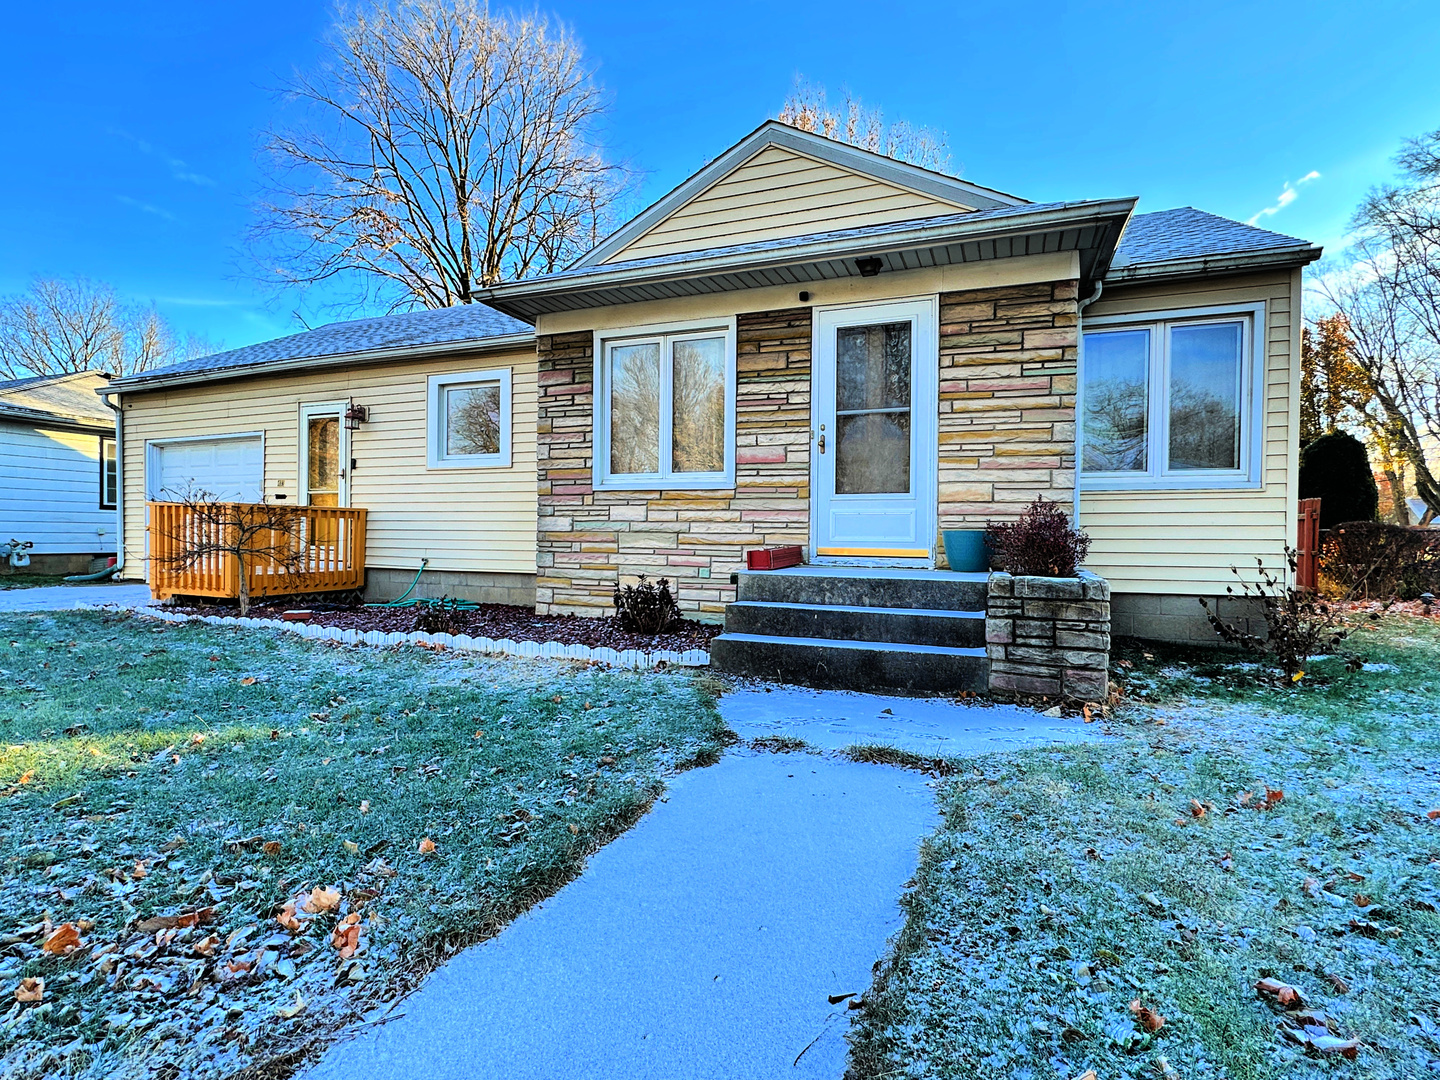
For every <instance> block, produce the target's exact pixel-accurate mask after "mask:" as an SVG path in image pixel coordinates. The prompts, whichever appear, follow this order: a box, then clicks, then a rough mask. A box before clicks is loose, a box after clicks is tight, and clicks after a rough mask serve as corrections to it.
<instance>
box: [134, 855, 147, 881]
mask: <svg viewBox="0 0 1440 1080" xmlns="http://www.w3.org/2000/svg"><path fill="white" fill-rule="evenodd" d="M149 873H150V871H149V870H146V869H145V863H144V861H143V860H140V859H136V860H135V868H134V869H133V870H131V871H130V877H131V878H133V879H134V880H135V881H139V880H140V879H141V878H143V877H146V876H148V875H149Z"/></svg>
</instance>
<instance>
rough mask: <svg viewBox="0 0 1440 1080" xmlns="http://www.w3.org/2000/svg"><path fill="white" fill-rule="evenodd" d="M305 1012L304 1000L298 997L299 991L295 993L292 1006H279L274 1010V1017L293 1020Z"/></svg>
mask: <svg viewBox="0 0 1440 1080" xmlns="http://www.w3.org/2000/svg"><path fill="white" fill-rule="evenodd" d="M304 1011H305V999H304V998H303V997H301V996H300V991H299V990H296V991H295V1003H294V1004H293V1005H280V1006H277V1007H276V1009H275V1015H276V1016H278V1017H280V1019H282V1020H294V1019H295V1017H297V1016H299V1015H300V1014H301V1013H303V1012H304Z"/></svg>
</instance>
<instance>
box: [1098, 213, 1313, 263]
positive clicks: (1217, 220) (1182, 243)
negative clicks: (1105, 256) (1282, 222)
mask: <svg viewBox="0 0 1440 1080" xmlns="http://www.w3.org/2000/svg"><path fill="white" fill-rule="evenodd" d="M1310 246H1311V245H1310V242H1309V241H1308V240H1297V239H1296V238H1295V237H1293V236H1283V235H1281V234H1280V233H1275V232H1270V231H1269V230H1268V229H1257V228H1256V227H1255V226H1254V225H1245V224H1243V223H1242V222H1239V221H1231V220H1230V219H1229V218H1223V217H1217V216H1216V215H1214V214H1207V213H1205V211H1203V210H1196V209H1195V208H1194V207H1193V206H1182V207H1179V208H1177V209H1175V210H1159V211H1156V212H1155V213H1153V214H1136V215H1135V216H1134V217H1132V218H1131V219H1130V224H1129V225H1128V226H1126V228H1125V235H1124V236H1122V237H1121V238H1120V246H1119V247H1118V248H1117V249H1116V251H1115V258H1114V259H1113V260H1112V261H1111V263H1110V266H1111V269H1113V270H1123V269H1125V268H1126V267H1130V266H1137V265H1144V264H1148V263H1157V262H1168V261H1170V260H1173V259H1198V258H1204V257H1206V256H1210V255H1237V254H1240V253H1241V252H1249V251H1271V250H1275V249H1277V248H1287V247H1295V248H1308V247H1310Z"/></svg>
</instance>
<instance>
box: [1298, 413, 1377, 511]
mask: <svg viewBox="0 0 1440 1080" xmlns="http://www.w3.org/2000/svg"><path fill="white" fill-rule="evenodd" d="M1300 498H1302V499H1319V500H1320V528H1322V529H1333V528H1334V527H1335V526H1336V525H1339V524H1340V523H1341V522H1342V521H1374V520H1375V514H1376V511H1377V510H1378V509H1379V506H1380V492H1379V489H1377V488H1376V487H1375V474H1374V473H1373V472H1372V471H1371V469H1370V458H1369V456H1368V455H1367V454H1366V453H1365V444H1364V443H1362V442H1361V441H1360V440H1359V439H1357V438H1355V436H1354V435H1351V434H1348V433H1347V432H1344V431H1332V432H1330V434H1328V435H1321V436H1320V437H1319V438H1318V439H1315V440H1314V441H1312V442H1311V443H1309V444H1308V445H1307V446H1306V447H1305V449H1304V450H1302V451H1300Z"/></svg>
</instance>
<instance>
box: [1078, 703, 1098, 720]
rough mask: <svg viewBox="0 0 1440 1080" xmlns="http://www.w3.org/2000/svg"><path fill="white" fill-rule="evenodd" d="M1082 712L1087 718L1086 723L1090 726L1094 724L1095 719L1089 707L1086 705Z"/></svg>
mask: <svg viewBox="0 0 1440 1080" xmlns="http://www.w3.org/2000/svg"><path fill="white" fill-rule="evenodd" d="M1080 712H1081V714H1082V715H1084V717H1085V723H1087V724H1089V723H1093V722H1094V720H1095V717H1094V716H1092V715H1091V713H1090V706H1089V705H1086V706H1085V707H1084V708H1083V709H1081V710H1080Z"/></svg>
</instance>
